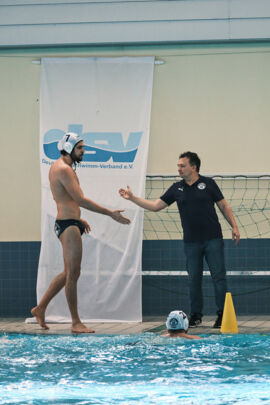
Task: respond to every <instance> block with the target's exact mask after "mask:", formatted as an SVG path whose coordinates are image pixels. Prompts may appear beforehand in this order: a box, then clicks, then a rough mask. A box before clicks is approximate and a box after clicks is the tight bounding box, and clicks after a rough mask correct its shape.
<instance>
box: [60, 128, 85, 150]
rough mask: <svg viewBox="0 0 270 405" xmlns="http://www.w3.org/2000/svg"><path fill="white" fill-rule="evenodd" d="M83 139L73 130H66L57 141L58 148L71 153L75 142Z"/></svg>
mask: <svg viewBox="0 0 270 405" xmlns="http://www.w3.org/2000/svg"><path fill="white" fill-rule="evenodd" d="M82 140H83V139H82V138H81V137H80V136H79V135H78V134H75V133H74V132H67V133H66V134H65V135H64V136H63V138H62V139H61V140H60V141H59V143H58V149H59V150H60V151H61V150H64V151H65V152H67V153H69V154H71V153H72V151H73V149H74V148H75V146H76V145H77V143H79V142H81V141H82Z"/></svg>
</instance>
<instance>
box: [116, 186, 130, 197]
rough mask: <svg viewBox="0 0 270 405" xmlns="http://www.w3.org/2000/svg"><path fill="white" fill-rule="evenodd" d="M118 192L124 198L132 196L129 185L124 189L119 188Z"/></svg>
mask: <svg viewBox="0 0 270 405" xmlns="http://www.w3.org/2000/svg"><path fill="white" fill-rule="evenodd" d="M119 194H120V195H121V197H123V198H125V199H126V200H131V199H132V197H133V193H132V191H131V188H130V187H129V186H127V188H126V189H124V188H120V190H119Z"/></svg>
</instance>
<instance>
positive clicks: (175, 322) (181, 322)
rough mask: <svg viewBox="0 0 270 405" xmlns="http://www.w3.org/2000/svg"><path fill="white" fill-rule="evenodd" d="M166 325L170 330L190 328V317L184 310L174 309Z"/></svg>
mask: <svg viewBox="0 0 270 405" xmlns="http://www.w3.org/2000/svg"><path fill="white" fill-rule="evenodd" d="M166 327H167V329H168V330H179V329H184V330H185V331H187V330H188V318H187V316H186V314H185V312H183V311H172V312H170V313H169V315H168V318H167V321H166Z"/></svg>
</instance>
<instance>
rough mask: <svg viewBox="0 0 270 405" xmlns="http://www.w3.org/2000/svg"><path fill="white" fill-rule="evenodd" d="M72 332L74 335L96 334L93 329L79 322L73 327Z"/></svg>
mask: <svg viewBox="0 0 270 405" xmlns="http://www.w3.org/2000/svg"><path fill="white" fill-rule="evenodd" d="M71 332H73V333H95V331H94V330H93V329H89V328H87V327H86V326H85V325H84V324H83V323H81V322H78V323H75V324H73V325H72V327H71Z"/></svg>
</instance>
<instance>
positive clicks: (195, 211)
mask: <svg viewBox="0 0 270 405" xmlns="http://www.w3.org/2000/svg"><path fill="white" fill-rule="evenodd" d="M160 198H161V200H162V201H164V202H165V203H166V204H167V205H171V204H172V203H174V202H175V201H176V202H177V205H178V210H179V213H180V218H181V223H182V227H183V231H184V241H185V242H204V241H207V240H210V239H216V238H222V231H221V226H220V223H219V221H218V217H217V213H216V210H215V206H214V205H215V202H218V201H220V200H222V199H223V198H224V197H223V195H222V193H221V191H220V189H219V187H218V185H217V184H216V182H215V181H214V180H213V179H211V178H209V177H205V176H199V179H198V180H197V181H196V182H195V183H193V184H192V186H189V185H188V184H187V183H186V182H185V181H184V180H182V181H179V182H177V183H174V184H173V185H172V186H171V187H170V188H169V189H168V190H167V191H166V192H165V193H164V194H163V195H162V196H161V197H160Z"/></svg>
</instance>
